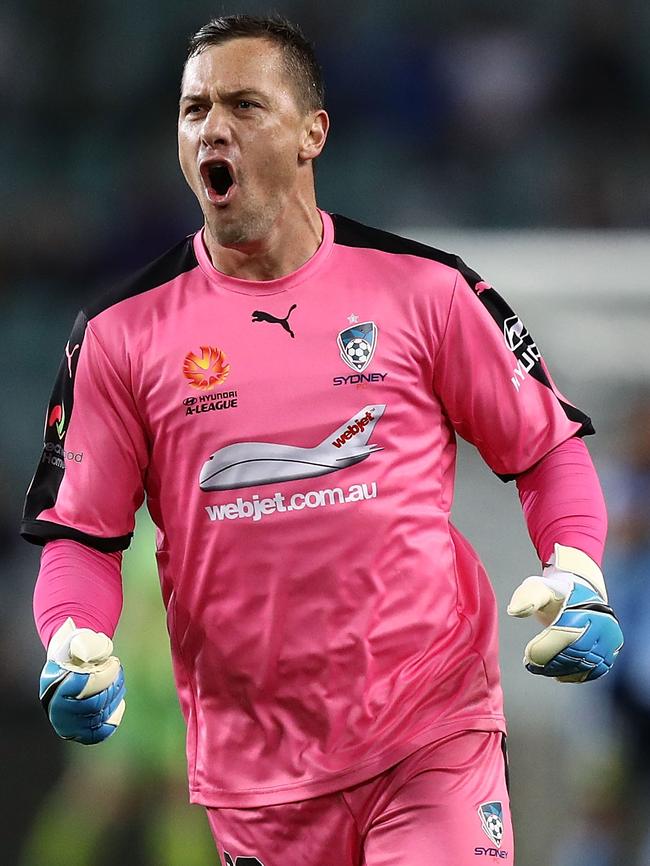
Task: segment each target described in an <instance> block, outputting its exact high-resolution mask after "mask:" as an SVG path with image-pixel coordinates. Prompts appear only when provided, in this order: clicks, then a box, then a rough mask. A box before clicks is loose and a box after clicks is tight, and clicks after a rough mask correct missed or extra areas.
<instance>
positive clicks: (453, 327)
mask: <svg viewBox="0 0 650 866" xmlns="http://www.w3.org/2000/svg"><path fill="white" fill-rule="evenodd" d="M474 276H477V275H474ZM434 365H435V366H434V382H433V385H434V390H435V392H436V394H437V395H438V397H439V399H440V401H441V402H442V404H443V406H444V408H445V411H446V413H447V417H448V418H449V420H450V422H451V424H452V425H453V427H454V429H455V430H456V431H457V433H459V434H460V435H461V436H462V437H463V438H464V439H467V440H468V441H469V442H471V443H473V444H474V445H475V446H476V447H477V448H478V450H479V451H480V453H481V455H482V457H483V459H484V460H485V462H486V463H487V464H488V466H490V468H491V469H493V470H494V472H496V473H497V474H498V475H499V476H501V477H502V478H503V480H505V481H507V480H510V479H512V478H514V477H516V476H517V475H520V474H521V473H522V472H525V471H526V470H527V469H530V468H531V466H534V465H535V464H536V463H537V462H538V461H539V460H541V459H542V458H543V457H544V455H546V454H548V452H549V451H551V450H552V449H553V448H555V447H556V446H557V445H559V444H560V443H562V442H564V441H566V440H567V439H570V438H571V437H572V436H582V435H586V434H589V433H593V427H592V425H591V421H590V419H589V418H588V417H587V416H586V415H585V414H584V413H583V412H581V411H580V410H579V409H578V408H576V407H575V406H573V405H572V404H571V403H569V401H568V400H567V399H566V398H565V397H563V396H562V394H561V393H560V392H559V391H558V390H557V388H556V387H555V384H554V382H553V380H552V379H551V377H550V374H549V372H548V369H547V368H546V365H545V364H544V361H543V360H542V358H541V355H540V352H539V349H538V348H537V345H536V343H535V341H534V340H533V338H532V336H531V335H530V333H529V332H528V330H527V329H526V328H525V327H524V325H523V323H522V322H521V320H520V319H519V317H518V316H517V315H516V313H514V312H513V310H512V309H511V308H510V307H509V306H508V304H507V303H506V301H504V299H503V298H502V297H501V296H500V295H499V294H498V293H497V292H496V291H495V290H494V289H493V288H492V287H491V286H489V285H488V284H487V283H485V282H483V281H481V280H479V281H478V282H475V281H474V280H471V283H468V282H467V280H466V279H464V277H463V276H462V275H461V274H460V273H459V275H458V278H457V280H456V284H455V287H454V291H453V296H452V300H451V305H450V308H449V314H448V320H447V325H446V330H445V334H444V337H443V339H442V341H441V344H440V348H439V350H438V354H437V356H436V358H435V361H434Z"/></svg>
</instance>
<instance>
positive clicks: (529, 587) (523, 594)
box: [507, 577, 564, 622]
mask: <svg viewBox="0 0 650 866" xmlns="http://www.w3.org/2000/svg"><path fill="white" fill-rule="evenodd" d="M563 601H564V596H563V595H560V594H559V593H556V592H555V591H554V590H553V589H551V587H550V586H548V585H547V584H546V583H545V582H544V581H543V580H542V579H541V578H540V577H527V578H526V580H524V582H523V583H521V584H520V585H519V586H518V587H517V589H515V591H514V592H513V594H512V598H511V599H510V603H509V604H508V607H507V612H508V615H509V616H517V617H525V616H530V615H531V614H533V613H536V612H537V611H544V613H545V614H547V615H548V617H549V620H548V621H549V622H550V621H551V620H553V619H554V618H555V617H556V616H557V614H558V613H559V611H560V609H561V607H562V602H563Z"/></svg>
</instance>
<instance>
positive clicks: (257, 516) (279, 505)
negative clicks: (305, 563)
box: [205, 481, 377, 522]
mask: <svg viewBox="0 0 650 866" xmlns="http://www.w3.org/2000/svg"><path fill="white" fill-rule="evenodd" d="M376 497H377V482H376V481H372V482H371V483H370V484H351V485H350V487H348V488H347V490H344V489H343V488H342V487H333V488H331V489H328V490H309V491H308V492H307V493H294V494H292V495H291V496H289V497H287V496H285V495H284V493H279V492H278V493H274V494H273V496H265V497H260V496H258V495H257V494H255V495H254V496H253V497H252V498H251V499H244V498H243V497H241V496H239V497H238V498H237V499H236V500H235V501H234V502H226V503H225V504H224V505H206V506H205V510H206V512H207V515H208V517H209V518H210V520H212V521H216V520H252V521H253V522H256V521H258V520H261V519H262V518H263V517H266V516H267V515H269V514H276V513H287V512H289V511H302V510H303V508H329V507H330V506H332V505H345V504H346V503H348V502H362V501H363V500H364V499H375V498H376Z"/></svg>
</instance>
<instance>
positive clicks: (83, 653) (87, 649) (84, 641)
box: [69, 628, 113, 664]
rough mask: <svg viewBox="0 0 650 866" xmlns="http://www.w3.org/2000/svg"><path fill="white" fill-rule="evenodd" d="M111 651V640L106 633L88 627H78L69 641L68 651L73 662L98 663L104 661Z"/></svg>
mask: <svg viewBox="0 0 650 866" xmlns="http://www.w3.org/2000/svg"><path fill="white" fill-rule="evenodd" d="M112 652H113V641H112V640H111V639H110V638H109V637H108V635H105V634H104V633H103V632H97V631H92V630H91V629H89V628H82V629H79V631H78V632H77V634H76V635H75V636H74V637H73V638H72V640H71V641H70V649H69V653H70V658H71V660H72V661H73V663H74V662H75V661H76V660H78V661H80V662H81V663H82V664H100V663H101V662H104V661H106V660H107V659H108V658H109V657H110V655H111V653H112Z"/></svg>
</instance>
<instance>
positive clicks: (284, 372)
mask: <svg viewBox="0 0 650 866" xmlns="http://www.w3.org/2000/svg"><path fill="white" fill-rule="evenodd" d="M322 219H323V226H324V234H323V240H322V243H321V245H320V247H319V249H318V250H317V252H316V253H315V254H314V256H313V257H312V258H311V259H310V260H309V261H308V262H307V263H306V264H305V265H303V266H302V267H301V268H300V269H299V270H297V271H296V272H294V273H292V274H289V275H288V276H286V277H282V278H280V279H277V280H272V281H269V282H251V281H247V280H240V279H236V278H233V277H228V276H225V275H223V274H221V273H219V272H218V271H216V270H215V269H214V267H213V266H212V264H211V262H210V259H209V256H208V254H207V252H206V250H205V247H204V244H203V237H202V233H201V232H199V233H198V234H196V235H195V236H194V237H193V238H189V239H187V240H185V241H183V242H182V243H181V244H180V245H178V246H177V247H175V248H174V249H173V250H171V251H170V252H169V253H167V254H166V255H164V256H163V257H162V258H161V259H159V260H157V261H156V262H155V263H153V264H152V265H151V266H149V267H148V268H147V269H146V270H144V271H143V272H142V273H140V274H139V275H138V276H137V277H136V278H135V279H134V280H133V281H131V283H130V284H129V285H128V286H127V287H126V288H125V289H124V290H122V291H121V292H119V293H114V294H113V295H111V296H107V297H105V298H103V299H102V301H101V302H99V303H97V304H95V305H92V306H89V307H87V308H85V309H84V310H83V311H82V312H81V313H80V314H79V316H78V317H77V320H76V322H75V325H74V328H73V330H72V334H71V336H70V339H69V341H68V344H67V346H66V349H65V356H64V358H63V361H62V365H61V368H60V370H59V376H58V379H57V382H56V385H55V388H54V393H53V397H52V402H51V404H50V406H49V409H48V414H47V419H46V433H45V446H44V451H43V454H42V458H41V461H40V463H39V466H38V469H37V472H36V475H35V478H34V481H33V483H32V486H31V488H30V490H29V493H28V497H27V503H26V508H25V519H24V522H23V527H22V531H23V534H24V535H25V537H27V538H28V539H29V540H31V541H35V542H36V543H41V544H42V543H44V542H46V541H48V540H50V539H56V538H69V539H74V540H77V541H80V542H82V543H84V544H86V545H89V546H91V547H95V548H97V549H99V550H102V551H114V550H119V549H122V548H125V547H127V546H128V544H129V541H130V537H131V533H132V531H133V526H134V515H135V512H136V510H137V508H138V507H139V506H140V504H141V503H142V501H143V497H144V495H145V493H146V497H147V505H148V508H149V511H150V513H151V516H152V518H153V520H154V522H155V524H156V526H157V527H158V533H157V554H156V555H157V559H158V564H159V570H160V579H161V585H162V592H163V597H164V601H165V605H166V608H167V617H168V626H169V633H170V640H171V647H172V656H173V662H174V672H175V678H176V683H177V686H178V692H179V696H180V702H181V707H182V710H183V714H184V716H185V719H186V722H187V754H188V763H189V778H190V791H191V797H192V799H193V800H194V801H196V802H200V803H204V804H206V805H210V806H246V805H248V806H255V805H265V804H266V805H268V804H273V803H281V802H287V801H291V800H299V799H304V798H307V797H312V796H317V795H320V794H324V793H329V792H331V791H334V790H337V789H340V788H343V787H346V786H350V785H352V784H355V783H357V782H360V781H362V780H365V779H368V778H370V777H372V776H373V775H375V774H376V773H378V772H381V771H382V770H384V769H386V768H387V767H388V766H390V765H392V764H394V763H396V762H397V761H399V760H401V759H402V758H403V757H405V756H406V755H407V754H409V753H411V752H412V751H414V750H415V749H417V748H419V747H420V746H422V745H425V744H427V743H429V742H432V741H434V740H436V739H438V738H440V737H442V736H445V735H447V734H449V733H452V732H454V731H458V730H461V729H481V730H503V729H504V718H503V710H502V695H501V688H500V683H499V672H498V664H497V632H496V628H497V614H496V605H495V600H494V596H493V592H492V589H491V586H490V583H489V581H488V578H487V576H486V574H485V572H484V570H483V568H482V566H481V564H480V562H479V561H478V558H477V556H476V554H475V553H474V551H473V550H472V548H471V547H470V545H469V544H468V543H467V541H466V540H465V539H464V538H463V537H462V536H461V535H460V534H459V533H458V531H457V530H456V529H455V528H454V527H453V526H452V525H451V524H450V521H449V511H450V508H451V503H452V495H453V483H454V464H455V456H456V446H455V433H456V432H457V433H459V434H460V435H461V436H463V437H465V438H466V439H468V440H470V441H471V442H473V443H474V444H475V445H476V446H477V448H478V449H479V450H480V452H481V454H482V455H483V457H484V459H485V460H486V462H487V463H488V464H489V465H490V467H491V468H492V469H493V470H494V472H496V473H497V474H499V475H501V476H502V477H504V478H508V477H511V476H515V475H517V474H518V473H521V472H523V471H524V470H526V469H528V468H530V467H531V466H533V465H534V464H535V463H536V462H537V461H539V460H540V459H541V458H542V457H543V456H544V455H546V454H547V453H548V452H549V451H550V450H551V449H552V448H554V447H555V446H557V445H558V444H560V443H561V442H563V441H565V440H566V439H568V438H569V437H571V436H573V435H576V434H578V435H581V434H584V433H588V432H591V423H590V421H589V419H588V418H587V417H586V416H585V415H583V414H582V413H581V412H580V411H579V410H578V409H576V408H575V407H574V406H572V405H571V404H569V403H568V402H567V401H566V400H565V399H564V398H563V397H562V396H561V395H560V394H559V393H558V391H557V390H556V388H555V386H554V385H553V383H552V381H551V380H550V378H549V376H548V372H547V371H546V368H545V366H544V363H543V361H542V360H541V358H540V355H539V352H538V350H537V347H536V345H535V343H534V341H533V339H532V338H531V336H530V335H529V333H528V332H527V330H526V329H525V327H524V326H523V324H522V322H521V321H520V320H519V318H518V317H517V316H516V315H515V314H514V313H513V312H512V310H511V309H510V308H509V307H508V306H507V304H506V303H505V302H504V301H503V300H502V299H501V298H500V297H499V296H498V295H497V293H496V292H495V291H494V289H492V288H491V287H490V286H489V285H488V284H487V283H485V282H483V281H481V279H480V278H479V277H478V275H477V274H475V273H474V272H473V271H471V270H470V269H468V268H467V267H466V266H465V265H464V264H463V262H462V261H460V259H458V258H457V257H455V256H452V255H449V254H447V253H442V252H440V251H438V250H434V249H432V248H429V247H426V246H423V245H421V244H417V243H415V242H413V241H409V240H406V239H403V238H400V237H397V236H395V235H391V234H387V233H385V232H380V231H377V230H375V229H370V228H367V227H365V226H362V225H360V224H358V223H355V222H353V221H351V220H348V219H346V218H344V217H340V216H333V217H332V216H330V215H329V214H326V213H323V214H322ZM127 723H128V719H127Z"/></svg>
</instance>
